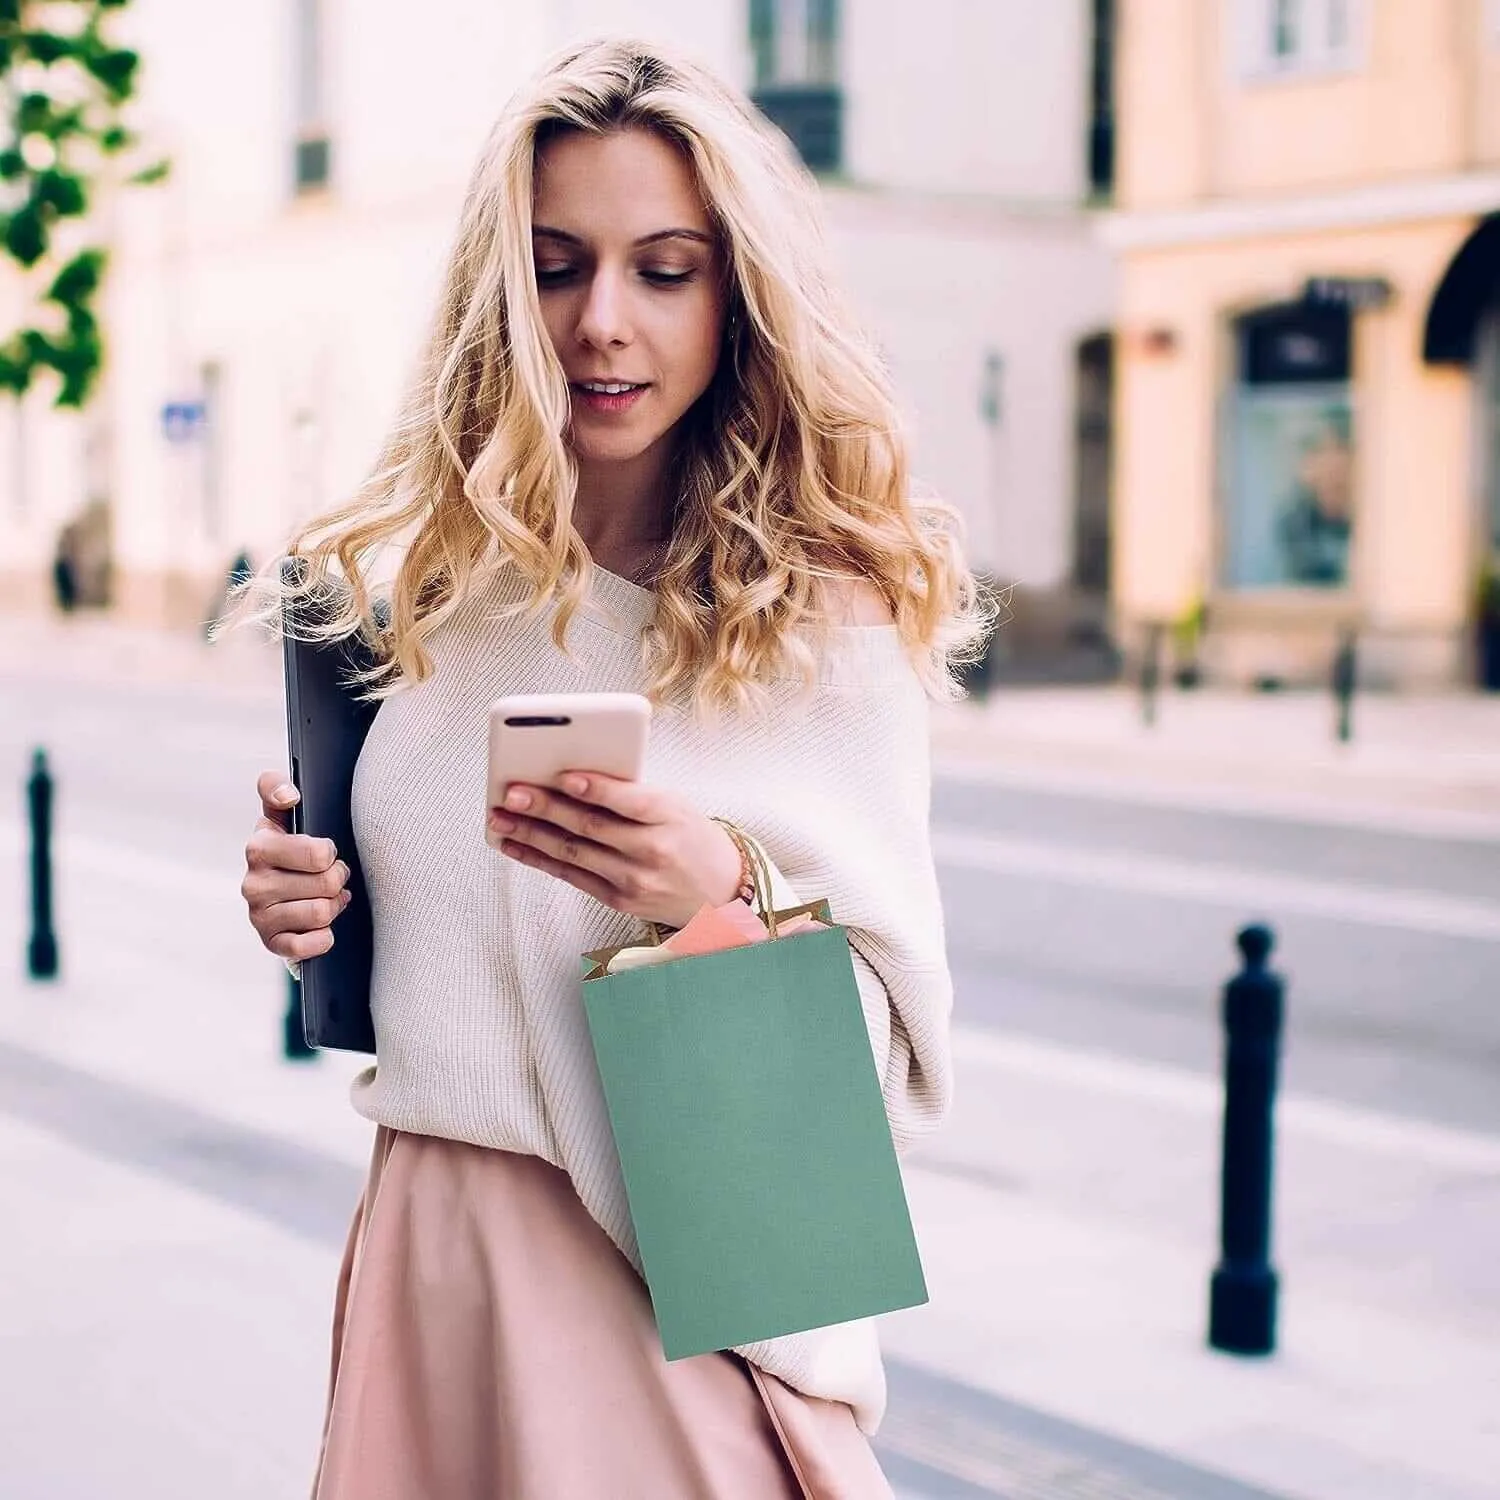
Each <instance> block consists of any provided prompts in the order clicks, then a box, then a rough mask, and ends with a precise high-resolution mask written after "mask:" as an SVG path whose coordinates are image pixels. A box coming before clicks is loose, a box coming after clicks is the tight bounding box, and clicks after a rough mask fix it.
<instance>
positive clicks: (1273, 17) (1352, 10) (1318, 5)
mask: <svg viewBox="0 0 1500 1500" xmlns="http://www.w3.org/2000/svg"><path fill="white" fill-rule="evenodd" d="M1365 3H1366V0H1238V4H1239V7H1240V24H1241V36H1242V47H1241V58H1242V61H1241V71H1242V72H1244V73H1245V74H1246V75H1248V76H1251V77H1266V76H1271V77H1276V76H1282V75H1287V74H1299V73H1320V72H1337V71H1340V70H1342V69H1346V68H1353V67H1356V66H1358V64H1359V61H1360V55H1361V50H1362V49H1361V42H1362V35H1363V20H1364V6H1365Z"/></svg>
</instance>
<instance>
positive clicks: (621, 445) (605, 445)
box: [570, 428, 666, 464]
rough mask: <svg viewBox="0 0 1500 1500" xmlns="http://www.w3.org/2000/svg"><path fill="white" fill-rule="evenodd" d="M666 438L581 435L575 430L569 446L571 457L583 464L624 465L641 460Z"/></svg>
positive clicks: (656, 435) (658, 435)
mask: <svg viewBox="0 0 1500 1500" xmlns="http://www.w3.org/2000/svg"><path fill="white" fill-rule="evenodd" d="M665 436H666V434H665V433H663V432H649V433H629V432H612V433H581V432H579V431H577V429H576V428H575V429H574V431H573V434H572V438H571V443H570V446H571V447H572V449H573V456H574V457H575V458H578V459H581V460H582V461H583V462H585V463H594V464H624V463H630V462H632V461H633V460H635V459H638V458H643V457H644V456H645V455H646V454H647V453H649V452H650V451H651V450H652V449H653V448H654V447H656V445H657V444H658V443H660V442H661V440H662V439H663V438H664V437H665Z"/></svg>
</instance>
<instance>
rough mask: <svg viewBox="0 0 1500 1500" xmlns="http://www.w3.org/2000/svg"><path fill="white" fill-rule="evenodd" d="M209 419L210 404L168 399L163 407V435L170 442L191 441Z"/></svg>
mask: <svg viewBox="0 0 1500 1500" xmlns="http://www.w3.org/2000/svg"><path fill="white" fill-rule="evenodd" d="M207 421H208V406H207V405H206V404H205V403H204V402H202V401H168V402H167V403H166V405H164V406H163V407H162V409H161V431H162V436H163V437H164V438H166V440H167V441H168V442H169V443H188V442H191V441H192V440H193V439H194V438H195V437H197V436H198V434H199V433H200V432H202V430H203V428H204V425H205V424H206V423H207Z"/></svg>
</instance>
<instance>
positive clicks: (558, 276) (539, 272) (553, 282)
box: [536, 265, 578, 286]
mask: <svg viewBox="0 0 1500 1500" xmlns="http://www.w3.org/2000/svg"><path fill="white" fill-rule="evenodd" d="M577 269H578V268H577V267H576V266H566V265H564V266H538V267H537V268H536V283H537V285H538V286H562V285H563V284H564V283H565V282H566V281H568V280H569V279H570V278H571V277H572V276H574V275H576V274H577Z"/></svg>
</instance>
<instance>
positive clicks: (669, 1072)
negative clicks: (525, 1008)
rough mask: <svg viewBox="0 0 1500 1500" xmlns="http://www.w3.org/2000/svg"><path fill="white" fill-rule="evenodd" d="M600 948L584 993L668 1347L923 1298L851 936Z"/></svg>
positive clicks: (715, 1343)
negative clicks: (661, 957)
mask: <svg viewBox="0 0 1500 1500" xmlns="http://www.w3.org/2000/svg"><path fill="white" fill-rule="evenodd" d="M808 910H815V909H814V908H808ZM820 914H821V915H822V916H823V917H824V919H825V920H826V918H827V910H826V907H825V908H821V912H820ZM786 915H790V914H781V913H777V914H776V916H781V917H783V918H784V917H785V916H786ZM768 925H770V926H772V928H773V930H774V927H775V918H774V917H773V918H772V919H771V920H770V922H769V923H768ZM609 956H610V955H608V954H594V955H590V959H591V962H590V964H589V968H588V972H589V973H590V974H592V975H594V976H598V977H590V978H587V979H585V981H584V985H583V999H584V1005H585V1008H586V1011H587V1014H588V1025H589V1031H590V1033H591V1035H592V1037H593V1043H594V1054H595V1057H596V1058H597V1059H598V1064H599V1074H600V1077H601V1079H602V1080H603V1084H604V1095H605V1099H606V1102H607V1104H608V1107H609V1116H610V1122H611V1124H612V1126H613V1128H614V1136H615V1144H616V1146H617V1148H618V1150H619V1156H620V1165H621V1167H622V1169H623V1172H624V1178H625V1189H626V1193H627V1195H628V1197H629V1201H630V1213H631V1218H632V1220H633V1221H634V1224H635V1232H636V1237H637V1239H638V1241H639V1244H640V1252H641V1261H642V1264H643V1267H644V1270H645V1274H646V1281H647V1285H648V1286H649V1287H650V1291H651V1301H652V1305H653V1306H654V1308H655V1310H656V1321H657V1326H658V1328H659V1329H660V1331H661V1339H662V1347H663V1349H664V1350H665V1352H666V1356H667V1358H668V1359H669V1360H672V1359H682V1358H685V1357H687V1356H688V1355H693V1354H703V1353H707V1352H708V1351H710V1350H716V1349H728V1348H731V1347H734V1346H736V1345H741V1344H748V1343H754V1342H757V1341H759V1340H761V1339H769V1338H775V1337H778V1336H780V1335H782V1334H787V1333H798V1332H801V1331H803V1330H805V1329H809V1328H819V1327H823V1326H825V1325H827V1324H830V1323H842V1322H846V1321H848V1320H850V1319H854V1318H865V1317H871V1316H873V1315H875V1314H877V1313H883V1312H891V1311H894V1310H895V1309H897V1308H902V1307H913V1306H916V1305H917V1304H918V1303H921V1302H925V1301H926V1300H927V1287H926V1283H925V1281H924V1280H923V1276H922V1265H921V1261H920V1260H919V1258H918V1255H917V1246H916V1239H915V1236H914V1235H913V1233H912V1225H911V1216H910V1214H909V1212H908V1210H907V1204H906V1195H905V1192H904V1190H903V1188H902V1183H901V1174H900V1170H899V1168H898V1166H897V1163H896V1153H895V1149H894V1147H893V1146H892V1144H891V1133H890V1126H889V1124H888V1122H887V1120H886V1114H885V1105H884V1102H883V1100H882V1098H881V1094H880V1083H879V1080H878V1078H877V1076H876V1072H875V1061H874V1056H873V1053H872V1050H871V1047H870V1039H869V1034H868V1032H867V1030H866V1028H865V1020H864V1015H863V1012H862V1010H861V1008H860V999H859V991H858V988H857V987H856V984H855V979H854V965H853V961H852V958H851V956H850V952H849V943H848V938H847V936H846V934H845V932H844V930H843V929H842V928H840V927H832V926H829V927H824V928H821V929H818V930H814V931H809V932H802V933H798V934H797V935H795V936H785V937H779V938H776V939H774V940H771V941H767V942H764V943H756V944H753V945H751V946H749V947H744V948H734V949H730V950H728V951H725V952H720V953H711V954H706V955H704V956H701V957H695V958H681V959H673V960H671V961H669V962H665V963H660V964H656V965H653V966H650V967H646V968H638V969H631V970H627V971H625V972H623V973H620V974H614V975H607V974H605V973H604V964H605V963H606V962H607V960H608V958H609Z"/></svg>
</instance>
